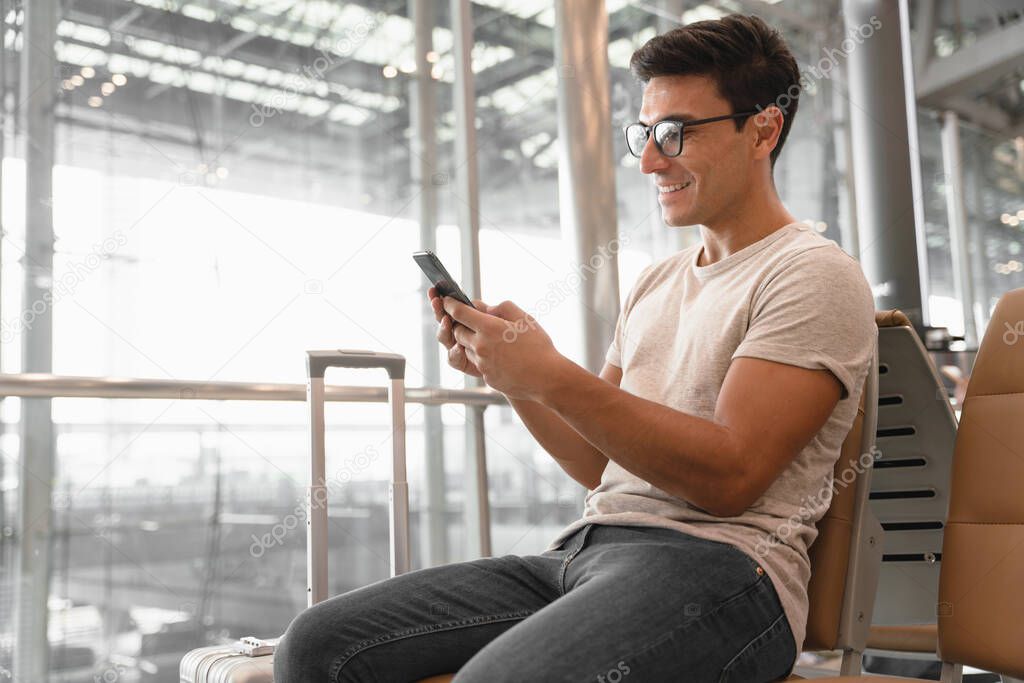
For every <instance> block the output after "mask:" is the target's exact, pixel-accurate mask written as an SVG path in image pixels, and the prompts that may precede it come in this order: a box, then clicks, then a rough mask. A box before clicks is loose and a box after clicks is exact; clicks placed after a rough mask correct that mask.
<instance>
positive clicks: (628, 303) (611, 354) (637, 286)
mask: <svg viewBox="0 0 1024 683" xmlns="http://www.w3.org/2000/svg"><path fill="white" fill-rule="evenodd" d="M654 265H656V264H652V265H648V266H646V267H644V269H643V270H641V271H640V275H638V276H637V278H636V282H635V283H633V287H632V289H630V290H629V294H627V295H626V300H625V302H623V304H622V310H620V311H619V317H618V319H617V320H616V321H615V334H613V335H612V341H611V343H610V344H609V345H608V351H607V352H606V353H605V354H604V359H605V361H607V362H608V363H610V364H611V365H614V366H615V367H617V368H621V367H622V344H623V340H624V339H625V334H626V317H627V316H628V315H629V312H630V310H632V308H633V305H634V304H635V303H636V300H637V298H638V297H639V296H640V292H641V290H642V289H643V283H644V282H645V280H646V277H647V275H648V274H649V273H650V272H651V271H652V270H653V269H654Z"/></svg>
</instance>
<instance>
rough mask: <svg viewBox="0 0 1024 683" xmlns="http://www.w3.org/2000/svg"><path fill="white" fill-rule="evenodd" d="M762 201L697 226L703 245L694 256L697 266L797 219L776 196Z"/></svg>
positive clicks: (709, 262) (723, 255)
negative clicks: (698, 255) (697, 254)
mask: <svg viewBox="0 0 1024 683" xmlns="http://www.w3.org/2000/svg"><path fill="white" fill-rule="evenodd" d="M766 199H767V201H763V202H751V203H750V205H748V206H745V207H742V209H741V210H738V211H731V212H730V213H729V215H728V216H725V217H723V218H722V219H721V220H716V221H714V222H709V223H708V224H705V225H702V226H700V234H701V239H702V241H703V242H704V248H703V249H702V250H701V254H700V257H699V258H698V260H697V265H698V266H707V265H711V264H712V263H716V262H718V261H721V260H722V259H724V258H725V257H727V256H729V255H730V254H735V253H736V252H737V251H739V250H740V249H743V248H744V247H748V246H750V245H751V244H753V243H754V242H757V241H759V240H762V239H764V238H765V237H767V236H768V235H770V234H772V233H773V232H775V231H776V230H780V229H782V228H783V227H785V226H787V225H789V224H790V223H795V222H796V219H795V218H793V215H792V214H790V213H789V211H787V210H786V207H785V206H783V205H782V202H781V201H780V200H779V198H778V197H777V196H774V193H773V196H772V197H771V198H770V199H768V198H766Z"/></svg>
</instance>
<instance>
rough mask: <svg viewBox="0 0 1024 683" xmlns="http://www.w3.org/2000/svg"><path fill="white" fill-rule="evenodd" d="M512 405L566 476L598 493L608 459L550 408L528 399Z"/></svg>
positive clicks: (517, 401) (516, 400)
mask: <svg viewBox="0 0 1024 683" xmlns="http://www.w3.org/2000/svg"><path fill="white" fill-rule="evenodd" d="M509 403H511V404H512V407H513V408H514V409H515V411H516V412H517V413H519V417H520V418H521V419H522V420H523V424H525V425H526V428H527V429H529V430H530V433H531V434H533V436H534V438H535V439H537V443H539V444H540V445H541V447H542V448H543V449H544V450H545V451H547V452H548V454H550V455H551V457H552V458H554V459H555V462H557V463H558V465H559V466H560V467H561V468H562V469H563V470H565V472H566V474H568V475H569V476H570V477H572V478H573V479H575V480H576V481H578V482H579V483H581V484H583V485H584V486H586V487H587V488H588V489H595V488H597V485H598V484H600V483H601V474H602V473H603V472H604V468H605V465H607V464H608V458H607V457H605V455H604V454H603V453H602V452H601V451H599V450H598V449H597V448H595V447H594V446H593V445H592V444H591V443H590V442H589V441H587V440H586V439H584V438H583V437H582V436H580V435H579V434H577V433H576V431H575V430H574V429H573V428H572V427H570V426H569V425H567V424H566V423H565V421H564V420H563V419H562V418H561V417H559V416H558V414H557V413H555V412H554V411H552V410H551V409H550V408H548V407H546V406H544V405H542V404H540V403H537V402H536V401H529V400H525V399H516V398H510V399H509Z"/></svg>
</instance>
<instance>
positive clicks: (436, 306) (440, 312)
mask: <svg viewBox="0 0 1024 683" xmlns="http://www.w3.org/2000/svg"><path fill="white" fill-rule="evenodd" d="M430 307H431V308H432V309H433V310H434V320H436V321H437V322H441V319H442V318H444V317H445V312H444V306H443V305H442V304H441V297H437V296H435V297H434V298H432V299H431V300H430Z"/></svg>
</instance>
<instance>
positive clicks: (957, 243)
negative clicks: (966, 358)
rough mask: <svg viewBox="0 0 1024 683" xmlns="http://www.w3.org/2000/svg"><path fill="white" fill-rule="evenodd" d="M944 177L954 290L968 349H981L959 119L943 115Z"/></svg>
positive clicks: (946, 114)
mask: <svg viewBox="0 0 1024 683" xmlns="http://www.w3.org/2000/svg"><path fill="white" fill-rule="evenodd" d="M942 175H943V176H945V179H946V182H945V185H946V213H947V214H948V215H949V247H950V248H949V250H950V253H951V255H952V257H953V291H954V292H956V298H957V299H959V300H960V306H961V309H962V310H963V316H964V340H965V341H966V343H967V348H969V349H976V348H978V324H977V318H976V317H975V312H974V302H975V297H974V280H973V278H972V276H971V261H970V258H969V257H968V249H967V210H966V208H965V206H964V176H963V159H962V157H961V150H960V117H959V116H958V115H957V114H956V112H952V111H946V112H943V114H942Z"/></svg>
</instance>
